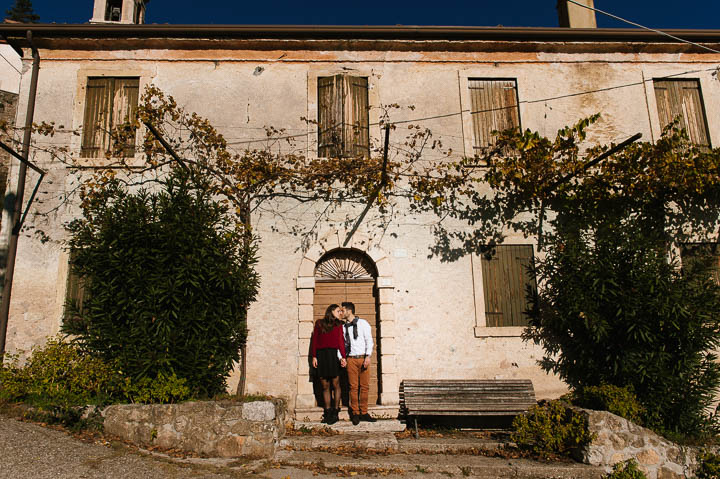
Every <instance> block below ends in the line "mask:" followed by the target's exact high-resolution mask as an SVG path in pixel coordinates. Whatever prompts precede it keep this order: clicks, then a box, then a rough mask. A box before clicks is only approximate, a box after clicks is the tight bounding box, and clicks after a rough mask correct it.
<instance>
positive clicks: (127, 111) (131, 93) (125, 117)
mask: <svg viewBox="0 0 720 479" xmlns="http://www.w3.org/2000/svg"><path fill="white" fill-rule="evenodd" d="M139 83H140V81H139V79H137V78H116V79H115V84H114V91H113V99H112V101H113V107H112V112H113V114H112V123H111V124H112V127H113V129H114V128H117V127H118V126H120V125H122V124H123V123H127V122H128V121H130V120H131V119H132V118H133V116H134V115H135V112H136V111H137V105H138V93H139V91H138V90H139ZM122 151H123V154H124V155H125V156H133V155H135V138H134V137H133V138H132V139H131V140H129V141H127V142H126V144H124V145H122Z"/></svg>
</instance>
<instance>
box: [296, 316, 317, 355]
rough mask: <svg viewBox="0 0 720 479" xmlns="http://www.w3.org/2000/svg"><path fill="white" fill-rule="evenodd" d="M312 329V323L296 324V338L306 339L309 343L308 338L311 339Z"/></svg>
mask: <svg viewBox="0 0 720 479" xmlns="http://www.w3.org/2000/svg"><path fill="white" fill-rule="evenodd" d="M313 327H314V325H313V323H309V322H307V321H301V322H300V323H298V338H300V339H301V340H302V339H306V340H308V341H310V338H311V337H312V332H313ZM301 342H302V341H301ZM299 352H300V353H301V354H307V353H308V352H307V349H305V350H304V351H302V350H301V351H299Z"/></svg>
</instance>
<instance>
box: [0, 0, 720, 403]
mask: <svg viewBox="0 0 720 479" xmlns="http://www.w3.org/2000/svg"><path fill="white" fill-rule="evenodd" d="M142 3H143V2H128V1H127V0H126V1H125V3H123V6H124V5H125V4H128V5H130V6H131V7H132V6H133V5H134V6H135V7H137V6H138V5H140V4H142ZM135 7H133V8H135ZM102 11H106V10H103V9H102V8H100V9H99V10H98V8H96V13H95V19H94V20H97V19H98V18H99V17H101V16H102V14H101V13H100V14H99V13H98V12H102ZM121 15H124V13H122V12H121ZM28 28H31V29H32V31H33V37H34V43H35V45H36V46H37V48H38V49H39V51H40V56H41V65H42V67H41V71H40V77H39V86H38V97H37V107H36V113H35V118H36V121H41V120H46V121H55V122H56V124H58V125H64V126H66V127H67V128H68V129H81V128H82V127H83V126H86V128H88V127H87V125H88V121H89V120H92V118H94V117H93V115H94V114H96V113H97V112H95V113H93V112H94V110H92V108H90V107H89V106H88V105H90V104H97V102H94V101H93V100H94V99H96V98H99V97H97V96H96V95H104V94H108V95H111V97H112V98H120V100H118V102H116V103H115V105H116V107H119V108H124V109H127V108H132V106H133V102H136V101H137V94H138V92H139V91H140V92H141V91H142V90H143V88H144V87H145V86H146V85H149V84H154V85H157V86H158V87H160V88H161V89H163V90H165V91H167V92H168V93H170V94H172V95H173V96H174V97H175V98H176V99H177V100H178V102H179V103H180V104H181V106H183V107H184V108H186V109H187V110H189V111H196V112H198V113H199V114H200V115H202V116H205V117H207V118H209V119H210V121H211V122H213V124H214V125H216V126H217V127H218V129H219V130H220V131H221V132H222V133H224V134H225V135H226V137H227V138H228V140H229V142H230V143H231V144H234V145H236V146H237V148H238V149H242V148H245V147H251V148H252V147H253V145H257V146H258V147H259V146H261V145H262V141H263V139H264V130H263V127H264V126H267V125H272V126H275V127H279V128H285V129H286V131H287V132H288V134H291V135H296V138H295V140H296V148H298V149H300V150H302V151H303V152H304V153H305V154H306V155H308V156H310V157H316V156H318V155H324V154H327V153H325V151H327V148H328V146H327V144H326V143H323V141H324V138H323V137H322V134H319V133H318V129H319V128H320V129H321V126H322V123H323V121H325V120H324V118H323V115H324V113H323V112H324V111H326V109H328V108H329V107H330V106H329V105H328V104H327V101H328V100H327V99H326V98H327V96H326V95H323V91H325V90H324V89H325V88H339V87H338V85H351V86H349V87H348V88H349V91H350V93H348V95H352V98H353V99H354V100H355V101H356V102H357V104H360V105H368V106H369V109H362V108H360V109H359V110H354V111H355V112H356V113H352V112H350V113H348V114H350V115H356V116H354V117H353V122H354V123H356V124H361V125H362V126H365V127H367V128H366V129H365V131H368V132H369V133H368V135H367V137H365V138H358V139H357V141H356V142H355V143H353V144H352V147H353V148H356V147H359V148H366V147H367V145H368V144H369V143H378V142H379V141H380V139H381V131H380V127H379V126H378V120H379V115H380V109H379V108H378V107H379V106H380V105H387V104H393V103H397V104H399V105H403V106H406V105H413V106H414V109H413V110H410V109H408V108H403V109H400V110H397V112H393V113H392V115H393V116H392V118H391V121H408V122H412V123H421V124H422V126H423V127H427V128H430V129H431V130H432V132H433V137H434V138H435V139H439V140H441V141H442V142H443V145H445V147H446V148H452V150H453V152H454V153H453V155H452V157H453V158H456V159H457V158H459V157H461V156H463V155H473V154H474V152H475V151H476V150H477V149H478V148H482V147H484V146H486V145H487V144H488V141H490V140H489V138H490V135H489V132H490V131H492V130H494V129H496V128H497V127H498V126H497V125H520V126H521V127H522V128H529V129H532V130H537V131H539V132H540V133H541V134H545V135H554V133H555V132H556V131H557V129H558V128H561V127H563V126H565V125H567V124H570V123H572V122H574V121H576V120H577V119H579V118H582V117H584V116H589V115H591V114H594V113H598V112H600V113H602V119H601V120H600V122H599V123H598V124H597V125H596V126H595V127H594V128H593V129H592V130H591V132H590V138H589V139H588V143H589V144H596V143H608V142H611V141H615V142H617V141H619V140H624V139H626V138H627V137H629V136H631V135H632V134H634V133H637V132H641V133H642V134H643V137H644V138H645V139H647V140H651V141H652V140H654V139H656V138H658V137H659V135H660V132H661V129H662V127H663V126H664V124H666V123H667V122H668V121H669V119H670V118H672V117H674V116H675V115H676V114H684V118H685V120H686V122H687V124H688V127H689V130H690V133H691V135H693V140H694V141H696V142H698V143H705V144H708V145H718V144H719V143H720V121H719V120H718V118H720V81H718V74H717V71H718V66H719V65H720V54H716V53H712V52H709V51H706V50H703V49H700V48H698V47H695V46H692V45H689V44H684V43H678V42H674V41H672V40H669V39H668V38H666V37H663V36H661V35H658V34H656V33H653V32H647V31H642V30H634V29H573V28H504V27H494V28H481V27H402V26H398V27H302V26H275V27H252V26H173V25H135V24H120V23H118V24H114V23H103V22H101V23H99V24H91V25H33V26H32V27H27V26H22V25H3V26H1V27H0V30H2V32H1V33H2V34H3V35H5V36H6V37H8V38H9V39H10V41H12V42H13V43H15V44H16V45H18V46H20V47H22V48H25V49H27V48H28V44H27V42H26V41H25V40H23V38H24V37H25V32H26V30H27V29H28ZM671 33H673V34H674V35H677V36H679V37H683V38H686V39H688V40H691V41H694V42H699V43H703V44H706V45H708V46H711V47H713V48H715V49H717V48H720V31H673V32H671ZM27 57H28V58H29V55H28V56H27ZM25 61H26V62H28V61H29V60H25ZM25 68H26V69H27V68H28V65H26V66H25ZM28 83H29V75H24V76H23V81H22V86H21V91H20V106H19V110H20V111H21V112H24V110H25V104H26V102H27V97H28V88H29V85H28ZM98 91H102V92H105V93H100V94H99V93H97V92H98ZM121 91H122V92H123V93H122V94H120V93H119V92H121ZM109 103H113V102H109ZM336 106H337V105H336ZM339 108H341V109H343V108H345V109H346V110H347V107H346V105H339ZM348 111H349V110H348ZM357 111H366V112H369V113H368V114H367V115H366V116H365V117H363V116H362V115H361V114H359V113H357ZM497 112H503V113H502V114H501V113H497ZM303 117H304V118H306V119H309V120H310V122H307V121H305V120H303V119H302V118H303ZM22 120H23V114H21V115H19V121H22ZM317 122H319V123H320V126H319V125H317ZM42 141H52V142H54V144H57V145H65V146H68V147H70V149H71V151H73V153H74V154H75V155H76V156H77V157H78V158H81V159H82V160H83V161H86V162H87V165H88V166H92V165H93V164H96V163H94V162H99V161H102V160H101V159H99V158H102V157H103V156H104V155H103V154H102V152H103V148H104V147H105V146H106V145H105V143H103V141H104V140H103V139H102V138H99V137H98V136H97V135H85V134H83V135H81V136H74V135H71V134H69V133H66V134H60V135H57V136H55V137H54V138H52V139H50V140H48V139H43V140H42ZM398 141H399V140H398ZM401 146H402V145H398V144H395V145H394V146H393V147H394V148H399V147H401ZM331 147H333V148H335V147H342V148H346V147H349V145H348V144H344V143H341V144H339V145H338V144H337V143H334V144H333V145H332V146H331ZM429 158H430V159H435V158H433V157H432V155H430V157H429ZM38 161H39V162H40V163H41V164H43V165H44V167H46V168H48V169H50V170H51V171H50V174H49V176H50V179H51V181H52V185H53V187H54V188H56V189H57V194H58V195H61V194H63V193H64V192H65V191H66V190H67V189H69V188H71V185H70V184H69V183H68V180H67V174H66V170H65V169H64V168H61V167H59V166H58V165H54V166H53V165H52V164H50V163H49V162H48V160H47V159H45V160H43V159H42V157H41V156H39V157H38ZM11 176H12V175H11ZM28 181H29V182H30V181H32V177H30V178H29V179H28ZM76 214H77V209H76V208H73V207H71V206H68V207H63V208H61V209H59V210H58V211H56V212H53V213H52V214H50V215H49V216H43V217H39V216H38V217H35V219H34V221H35V222H36V223H37V224H38V225H40V226H41V227H42V228H43V229H44V230H45V231H46V232H47V233H48V234H50V236H51V237H53V238H54V239H56V240H58V239H62V238H63V235H64V231H63V228H62V224H63V223H64V222H66V221H68V220H70V219H72V218H73V217H74V215H76ZM275 221H276V219H275V218H273V217H270V216H267V215H265V216H258V218H257V219H256V224H257V225H258V226H257V229H256V231H257V232H258V234H259V235H260V238H261V243H260V258H261V259H260V263H259V265H258V270H259V273H260V275H261V278H262V287H261V290H260V295H259V298H258V301H257V302H256V303H255V304H254V305H253V306H252V308H251V311H250V318H249V330H250V332H249V344H248V372H247V373H248V377H247V381H248V382H247V390H248V391H258V392H266V393H270V394H274V395H278V396H285V397H287V398H288V399H289V400H290V406H291V409H295V410H296V411H298V413H299V414H304V411H306V410H307V408H311V407H312V406H313V405H314V396H313V388H312V384H311V383H310V381H309V376H308V374H309V371H308V361H307V354H308V344H309V338H310V333H311V330H312V324H313V318H314V317H316V316H317V315H318V314H321V312H322V311H324V308H325V306H326V305H327V304H328V303H329V302H330V301H337V300H338V299H345V298H347V299H349V300H351V301H354V302H355V303H357V304H358V305H359V307H360V308H361V309H360V315H361V316H365V317H368V318H370V319H371V320H372V319H374V321H373V322H374V325H375V326H376V328H375V331H376V336H377V338H376V340H377V344H378V351H379V354H378V355H376V356H377V364H375V365H374V366H373V368H374V370H375V373H374V376H375V378H374V391H375V392H376V393H375V396H374V397H376V401H377V403H378V404H379V405H384V406H387V407H389V408H390V409H392V408H393V407H394V406H395V405H396V404H397V402H398V386H399V383H400V381H401V380H402V379H404V378H457V379H462V378H530V379H532V381H533V383H534V386H535V390H536V392H537V395H538V397H554V396H558V395H559V394H561V393H563V392H564V391H565V386H564V384H563V383H562V382H561V381H560V380H559V379H558V378H556V377H553V376H551V375H547V374H545V373H544V372H543V371H542V370H541V369H540V368H539V367H538V366H537V364H536V360H537V359H539V357H540V355H541V353H542V351H541V350H540V349H538V348H537V347H535V346H533V345H532V344H528V343H525V342H523V341H522V339H521V338H520V334H521V331H522V315H521V314H520V313H519V312H518V310H517V304H518V301H522V300H521V299H518V294H517V291H522V290H523V286H524V282H525V281H532V279H531V278H530V279H528V278H523V274H522V273H520V274H518V271H520V272H521V271H523V268H522V265H523V264H526V263H527V262H528V261H531V260H532V257H533V255H534V254H535V253H534V241H533V240H532V239H525V238H522V237H511V238H510V239H509V241H508V242H507V245H506V246H503V247H501V248H500V253H499V258H500V259H498V260H497V261H501V260H502V261H505V263H503V265H505V266H499V263H494V264H490V262H488V261H486V260H484V259H482V258H478V257H475V256H471V255H470V256H466V257H464V258H461V259H459V260H457V261H454V262H450V263H447V262H441V261H440V260H439V259H437V258H428V249H429V247H430V245H431V244H432V242H433V237H432V235H431V233H430V227H429V225H430V224H431V223H432V222H433V221H434V218H431V217H414V216H409V215H408V216H405V217H403V218H402V220H401V221H399V222H396V223H394V224H392V225H391V226H390V230H388V231H387V232H386V234H384V235H379V234H376V233H377V232H375V231H373V230H371V229H369V228H368V227H367V226H366V225H363V226H361V228H360V230H359V232H358V234H356V235H355V236H354V238H353V240H352V244H351V246H352V248H343V247H342V246H341V245H342V241H343V240H344V238H345V234H346V232H345V231H339V230H338V229H337V228H336V227H335V226H333V224H324V225H320V235H319V236H320V239H319V240H318V241H317V242H316V243H315V244H314V245H312V246H311V247H310V248H309V249H307V250H303V249H300V248H299V242H298V240H297V238H295V237H293V236H291V235H287V234H284V233H283V232H282V231H276V228H274V226H275ZM6 234H7V232H5V233H4V235H6ZM67 262H68V257H67V254H66V252H65V251H64V250H63V247H62V245H61V244H60V243H59V242H57V241H55V242H48V243H42V242H40V241H38V240H35V239H31V238H22V240H21V242H20V246H19V250H18V261H17V267H16V272H15V283H14V284H15V286H14V287H13V299H12V304H11V311H10V323H9V329H8V348H9V349H11V350H17V349H28V348H30V347H31V346H33V345H35V344H38V343H41V342H42V341H43V340H44V338H45V337H47V336H48V335H52V334H55V333H56V332H57V331H58V328H59V324H60V321H61V318H62V314H63V303H64V298H65V297H66V294H67V291H66V289H67V286H66V285H67V275H68V268H67ZM513 278H514V279H513ZM499 284H504V285H506V286H505V287H498V285H499ZM233 381H237V375H234V376H233ZM231 385H232V384H231Z"/></svg>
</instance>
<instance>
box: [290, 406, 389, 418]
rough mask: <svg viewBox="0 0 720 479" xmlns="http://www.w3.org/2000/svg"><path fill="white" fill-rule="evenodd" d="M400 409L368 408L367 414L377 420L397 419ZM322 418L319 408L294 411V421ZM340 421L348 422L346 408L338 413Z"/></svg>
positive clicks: (321, 411)
mask: <svg viewBox="0 0 720 479" xmlns="http://www.w3.org/2000/svg"><path fill="white" fill-rule="evenodd" d="M399 412H400V409H399V407H398V406H397V405H395V406H392V405H390V406H370V407H369V408H368V413H369V414H370V415H371V416H373V417H375V418H378V419H397V417H398V414H399ZM322 416H323V409H322V408H321V407H313V408H301V409H295V420H296V421H304V422H313V421H320V420H321V419H322ZM340 419H341V420H342V419H344V420H350V415H349V414H348V409H347V407H343V408H342V410H341V411H340Z"/></svg>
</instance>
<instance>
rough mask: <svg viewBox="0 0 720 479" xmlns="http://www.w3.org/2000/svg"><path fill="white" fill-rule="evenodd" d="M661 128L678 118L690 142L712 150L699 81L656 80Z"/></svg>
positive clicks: (656, 97) (654, 82)
mask: <svg viewBox="0 0 720 479" xmlns="http://www.w3.org/2000/svg"><path fill="white" fill-rule="evenodd" d="M653 84H654V86H655V99H656V101H657V109H658V116H659V120H660V127H661V128H665V127H666V126H667V125H668V124H670V123H672V121H673V120H675V118H676V117H678V116H679V117H680V126H681V127H682V128H684V129H685V130H686V131H687V133H688V136H689V137H690V141H692V142H693V143H694V144H696V145H698V146H704V147H708V148H710V134H709V133H708V127H707V121H706V119H705V108H704V106H703V100H702V92H701V91H700V82H699V81H698V80H654V81H653Z"/></svg>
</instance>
